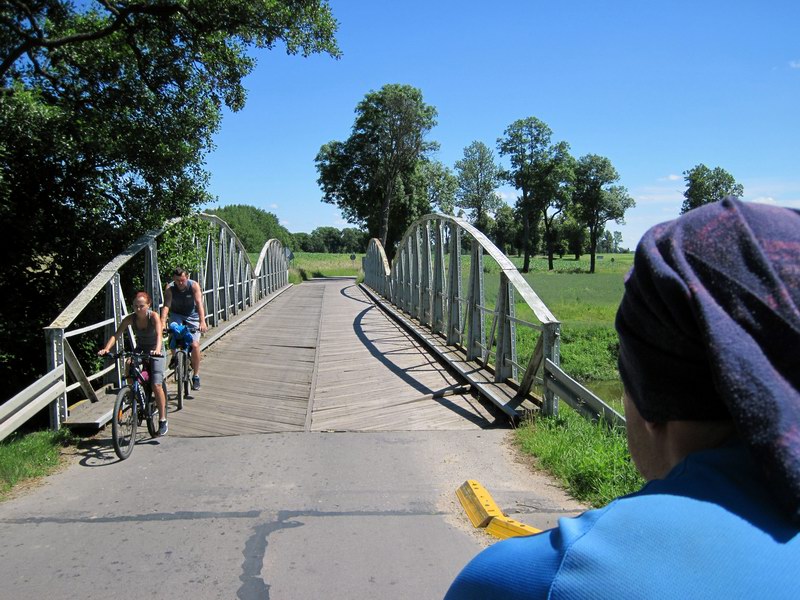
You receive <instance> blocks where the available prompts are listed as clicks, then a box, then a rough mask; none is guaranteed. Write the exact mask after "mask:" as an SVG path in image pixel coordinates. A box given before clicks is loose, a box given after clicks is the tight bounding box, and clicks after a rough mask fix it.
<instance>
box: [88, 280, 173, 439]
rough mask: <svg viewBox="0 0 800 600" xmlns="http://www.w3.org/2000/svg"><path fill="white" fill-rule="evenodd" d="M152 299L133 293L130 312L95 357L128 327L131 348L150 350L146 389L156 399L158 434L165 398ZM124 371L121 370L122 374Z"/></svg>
mask: <svg viewBox="0 0 800 600" xmlns="http://www.w3.org/2000/svg"><path fill="white" fill-rule="evenodd" d="M152 304H153V301H152V299H151V298H150V294H148V293H147V292H136V296H134V298H133V313H131V314H129V315H128V316H126V317H125V318H124V319H122V322H121V323H120V324H119V327H117V330H116V331H115V332H114V334H113V335H112V336H111V337H110V338H108V341H107V342H106V345H105V347H103V348H101V349H100V351H99V352H98V353H97V354H98V355H99V356H103V355H104V354H108V352H109V351H110V350H111V348H112V347H113V346H114V343H115V342H116V340H117V339H120V336H122V334H123V332H124V331H125V328H127V327H132V328H133V331H134V333H135V334H136V348H135V349H134V350H135V351H139V352H149V353H150V369H149V372H150V389H151V390H152V392H153V396H154V397H155V399H156V406H157V407H158V417H159V419H158V421H159V423H158V435H166V433H167V430H168V426H167V399H166V398H165V396H164V388H163V387H162V386H161V384H162V382H163V381H164V355H163V354H162V352H161V350H162V347H163V346H162V344H163V338H162V330H163V328H162V326H161V318H160V317H159V316H158V313H157V312H156V311H154V310H150V307H151V306H152ZM127 376H128V374H127V373H125V377H127Z"/></svg>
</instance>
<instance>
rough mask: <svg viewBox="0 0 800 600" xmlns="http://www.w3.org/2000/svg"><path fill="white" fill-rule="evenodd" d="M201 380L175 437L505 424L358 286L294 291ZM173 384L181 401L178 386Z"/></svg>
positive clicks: (214, 359)
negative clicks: (199, 388) (199, 386)
mask: <svg viewBox="0 0 800 600" xmlns="http://www.w3.org/2000/svg"><path fill="white" fill-rule="evenodd" d="M201 377H202V384H203V385H202V389H201V390H199V391H197V392H193V394H194V397H193V398H191V399H189V400H187V401H186V403H185V405H184V409H183V410H182V411H175V412H171V413H170V435H176V436H219V435H238V434H245V433H267V432H278V431H332V430H333V431H367V430H372V431H376V430H384V431H389V430H406V431H407V430H425V429H474V428H480V427H490V426H492V425H494V424H495V422H496V421H497V422H498V423H502V424H504V423H505V417H504V416H502V415H501V414H498V412H497V411H496V410H495V409H494V408H493V407H492V406H485V405H484V404H482V403H481V402H480V401H479V400H478V399H476V398H474V397H473V396H471V395H470V394H469V392H468V391H467V390H466V389H465V388H463V387H462V386H461V384H460V383H459V382H458V381H457V380H456V379H455V378H454V377H453V376H452V375H451V374H450V373H448V372H447V370H446V369H445V368H444V367H443V366H442V365H441V364H439V363H438V362H437V361H436V360H435V359H434V358H433V357H432V356H431V355H430V354H429V353H428V352H427V351H426V350H425V349H424V348H423V347H422V346H421V345H420V344H419V343H418V342H417V341H416V340H414V339H413V337H412V336H411V335H410V334H408V333H406V332H405V331H404V330H403V329H402V328H400V327H399V326H398V325H397V324H396V323H395V322H394V321H392V320H391V319H389V318H388V317H387V316H386V315H385V314H384V313H383V312H382V311H381V310H380V309H379V308H378V307H376V306H375V305H374V304H373V303H372V302H371V301H370V300H369V299H368V298H367V297H366V296H365V295H364V294H363V293H362V292H361V290H360V289H359V288H358V287H357V286H356V285H355V283H354V281H353V280H352V279H334V280H315V281H310V282H306V283H303V284H302V285H299V286H294V287H292V288H291V289H289V290H287V291H286V292H284V293H283V294H281V295H280V296H279V297H278V298H276V299H275V300H273V302H272V303H271V304H270V305H269V306H267V307H265V308H264V309H262V310H261V311H259V313H258V314H256V315H255V316H253V317H252V318H250V319H249V320H248V321H247V322H246V323H245V324H243V325H241V326H239V327H238V328H237V329H236V330H234V331H233V332H231V333H229V334H228V335H226V336H225V337H223V338H222V339H221V340H219V341H218V342H216V343H215V344H213V345H212V346H211V347H209V348H208V349H207V350H206V351H205V353H204V359H203V364H202V368H201ZM168 385H169V391H170V395H171V396H173V395H174V383H172V382H171V381H170V382H169V384H168ZM170 407H171V408H174V400H171V401H170Z"/></svg>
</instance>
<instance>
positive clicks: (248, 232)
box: [208, 204, 294, 252]
mask: <svg viewBox="0 0 800 600" xmlns="http://www.w3.org/2000/svg"><path fill="white" fill-rule="evenodd" d="M208 212H209V213H211V214H214V215H217V216H218V217H219V218H220V219H222V220H223V221H225V222H226V223H227V224H228V225H229V226H230V228H231V229H233V231H234V232H236V235H237V236H238V237H239V239H240V240H241V242H242V244H243V245H244V247H245V249H246V250H247V251H248V252H261V248H263V247H264V244H265V243H266V242H267V241H268V240H271V239H276V240H278V241H280V242H281V244H283V245H284V246H285V247H287V248H291V247H292V244H293V242H294V239H293V238H292V234H291V233H289V230H288V229H286V228H285V227H284V226H283V225H281V224H280V221H278V217H276V216H275V215H274V214H272V213H271V212H267V211H266V210H264V209H261V208H258V207H255V206H249V205H246V204H231V205H229V206H223V207H221V208H215V209H213V210H209V211H208Z"/></svg>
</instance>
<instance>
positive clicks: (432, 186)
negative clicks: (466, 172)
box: [420, 160, 458, 215]
mask: <svg viewBox="0 0 800 600" xmlns="http://www.w3.org/2000/svg"><path fill="white" fill-rule="evenodd" d="M420 168H421V170H422V177H423V179H424V181H425V187H426V189H427V194H428V201H429V202H430V204H431V206H434V207H436V208H437V209H438V210H439V212H442V213H444V214H446V215H452V214H453V209H454V208H455V203H456V190H457V189H458V179H456V177H455V175H453V172H452V171H451V170H450V169H449V168H448V167H447V166H446V165H444V164H442V163H440V162H439V161H438V160H432V161H423V162H422V163H421V165H420Z"/></svg>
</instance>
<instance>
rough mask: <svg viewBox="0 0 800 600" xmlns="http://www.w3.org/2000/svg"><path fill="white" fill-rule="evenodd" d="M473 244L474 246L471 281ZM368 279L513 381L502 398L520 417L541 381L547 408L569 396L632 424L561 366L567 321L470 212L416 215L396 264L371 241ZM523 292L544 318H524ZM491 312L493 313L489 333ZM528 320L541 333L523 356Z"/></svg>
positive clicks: (450, 342)
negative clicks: (493, 273) (491, 299)
mask: <svg viewBox="0 0 800 600" xmlns="http://www.w3.org/2000/svg"><path fill="white" fill-rule="evenodd" d="M465 247H468V249H469V250H468V254H466V256H467V257H468V258H467V260H468V276H467V282H466V285H465V284H464V281H463V279H464V270H465V269H464V265H462V258H463V256H464V249H465ZM484 257H488V258H489V259H491V261H493V262H494V263H495V264H496V265H497V268H498V269H499V273H500V277H499V288H498V290H497V294H496V297H495V304H494V307H487V305H486V289H485V277H484V271H485V270H486V268H487V267H486V265H485V261H484ZM364 283H365V284H366V285H368V286H369V287H371V288H372V289H373V290H374V291H375V292H377V293H378V294H379V295H381V296H383V297H384V298H385V299H386V300H388V301H389V302H390V303H391V304H393V305H394V306H396V307H397V308H399V309H400V310H402V311H403V312H405V313H406V314H408V315H409V316H410V317H411V318H412V319H413V321H415V323H416V324H418V325H419V326H420V327H421V328H423V329H424V330H426V331H428V332H430V333H432V334H434V335H436V336H439V337H440V338H442V339H443V340H444V342H445V344H446V345H447V346H454V347H459V348H461V349H462V350H463V352H464V354H465V355H466V359H467V360H468V361H475V362H476V363H477V366H478V367H479V368H483V369H487V368H488V369H490V370H491V371H493V377H494V381H495V382H503V383H509V384H511V385H512V387H513V388H515V389H516V390H517V392H516V397H515V398H514V400H513V401H512V402H510V403H507V404H502V405H499V406H500V407H501V408H502V409H503V410H504V411H506V412H507V413H508V414H510V415H513V416H516V414H517V413H516V410H517V408H518V407H519V405H520V404H521V403H522V402H523V401H524V400H525V399H526V398H527V397H529V394H530V393H531V389H532V387H533V385H534V383H537V382H538V383H540V384H541V385H542V389H543V396H544V398H543V404H542V412H543V413H545V414H555V413H557V411H558V397H561V398H563V399H564V400H566V401H567V402H568V403H569V404H570V405H572V406H573V407H575V408H576V409H578V410H579V411H580V412H582V413H584V414H585V415H587V416H590V417H592V418H597V417H598V416H602V417H604V418H605V419H606V420H607V421H608V422H609V423H613V424H624V418H623V417H622V416H620V415H619V414H618V413H616V412H615V411H614V410H613V409H612V408H611V407H609V406H608V405H606V404H605V403H604V402H603V401H602V400H600V399H599V398H597V396H595V395H594V394H593V393H592V392H591V391H589V390H587V389H586V388H584V387H583V386H581V385H580V384H579V383H578V382H576V381H574V380H573V379H572V378H570V377H569V376H568V375H567V374H566V373H564V372H563V371H562V370H561V368H560V366H559V362H560V360H559V339H560V323H559V321H558V320H557V319H556V318H555V317H554V316H553V314H552V313H551V312H550V310H549V309H548V308H547V306H545V304H544V302H542V300H541V299H540V298H539V296H538V295H537V294H536V293H535V292H534V291H533V289H532V288H531V287H530V285H529V284H528V282H527V281H526V280H525V279H524V278H523V277H522V275H521V274H520V272H519V271H518V270H517V268H516V267H515V266H514V264H513V263H512V262H511V261H510V260H509V259H508V257H507V256H506V255H505V254H504V253H503V252H502V251H500V250H499V249H498V248H497V247H496V246H495V245H494V244H493V243H492V242H491V241H490V240H489V239H488V238H487V237H486V236H485V235H484V234H483V233H481V232H480V231H479V230H477V229H476V228H475V227H473V226H472V225H470V224H469V223H467V222H466V221H464V220H463V219H459V218H456V217H451V216H448V215H439V214H429V215H425V216H424V217H422V218H421V219H419V220H417V221H415V222H414V223H413V224H412V225H411V226H410V227H409V228H408V229H407V230H406V232H405V234H404V235H403V238H402V239H401V240H400V243H399V244H398V245H397V251H396V254H395V257H394V259H393V261H392V266H391V268H390V267H389V262H388V260H387V258H386V253H385V250H384V248H383V247H382V245H381V243H380V241H379V240H377V239H372V240H370V243H369V247H368V249H367V255H366V257H365V259H364ZM517 298H519V299H520V300H521V301H523V302H524V303H525V304H526V305H527V306H528V307H529V308H530V309H531V312H532V313H533V315H534V316H535V318H536V320H537V321H538V322H537V323H530V322H526V321H523V320H521V319H518V318H517V317H516V314H515V306H516V300H517ZM485 315H491V325H490V326H489V327H488V332H487V327H486V325H487V323H486V320H485V318H484V316H485ZM520 326H524V327H528V328H531V329H534V330H536V331H538V332H539V334H538V339H537V342H536V345H535V346H534V347H533V349H532V351H531V352H530V354H529V355H528V356H525V357H519V356H518V349H517V329H518V327H520ZM487 333H488V340H487ZM520 371H522V372H523V374H522V377H521V379H520V378H519V373H520Z"/></svg>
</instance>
